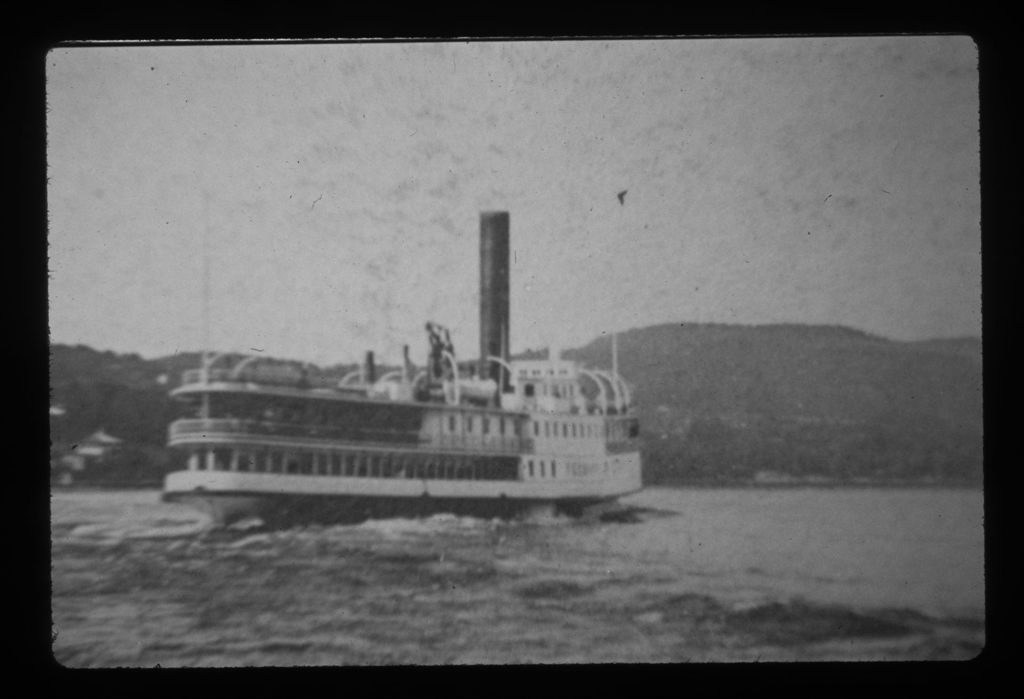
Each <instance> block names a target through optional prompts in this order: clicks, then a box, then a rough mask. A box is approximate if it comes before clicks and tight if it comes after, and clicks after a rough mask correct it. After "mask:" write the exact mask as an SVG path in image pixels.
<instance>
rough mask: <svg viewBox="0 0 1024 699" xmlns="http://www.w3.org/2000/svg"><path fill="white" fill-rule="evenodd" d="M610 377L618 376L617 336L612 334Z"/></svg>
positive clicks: (614, 333)
mask: <svg viewBox="0 0 1024 699" xmlns="http://www.w3.org/2000/svg"><path fill="white" fill-rule="evenodd" d="M612 375H613V376H616V377H618V375H619V334H618V333H616V332H613V333H612Z"/></svg>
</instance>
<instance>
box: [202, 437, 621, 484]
mask: <svg viewBox="0 0 1024 699" xmlns="http://www.w3.org/2000/svg"><path fill="white" fill-rule="evenodd" d="M628 456H629V454H628V453H626V454H614V455H610V454H604V455H569V456H566V455H558V456H554V455H540V454H524V455H519V456H510V455H498V454H466V453H462V452H456V453H446V452H439V451H418V450H386V449H373V450H371V449H317V448H302V447H279V448H269V447H265V446H258V445H236V446H206V447H192V448H191V449H190V450H189V452H188V456H187V458H186V465H187V470H188V471H194V472H203V471H209V472H221V473H240V474H241V473H251V474H277V475H287V476H320V477H324V476H326V477H333V478H346V479H350V478H356V479H366V478H369V479H398V480H440V481H513V482H536V481H541V482H550V481H559V480H581V479H584V480H593V479H598V480H606V479H608V478H616V477H620V476H623V475H630V474H629V473H628V471H630V470H631V469H630V463H631V459H629V458H627V457H628ZM635 475H636V479H637V480H638V481H639V464H638V463H637V465H636V474H635Z"/></svg>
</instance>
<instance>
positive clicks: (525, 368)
mask: <svg viewBox="0 0 1024 699" xmlns="http://www.w3.org/2000/svg"><path fill="white" fill-rule="evenodd" d="M480 261H481V267H480V356H479V359H478V360H476V361H473V362H468V363H467V362H459V361H458V360H457V358H456V357H455V351H454V348H453V347H452V343H451V341H450V339H449V335H448V331H447V330H446V329H445V328H443V327H442V326H439V325H436V324H434V323H428V324H427V333H428V339H429V355H428V360H427V366H426V367H425V368H424V369H422V370H417V369H416V367H415V366H414V365H413V364H412V362H411V361H410V360H409V351H408V347H406V348H404V357H405V360H404V365H403V367H402V368H401V369H397V370H393V371H389V372H387V373H385V374H383V375H381V376H379V377H378V376H376V368H375V365H374V361H373V354H372V353H370V352H368V353H367V357H366V361H365V363H364V364H363V366H362V367H361V368H360V369H359V370H356V371H353V372H351V373H350V374H348V375H346V376H344V377H340V378H339V377H333V378H331V377H328V376H326V375H324V374H322V373H320V372H319V371H318V370H315V369H313V368H310V367H297V366H294V365H281V364H279V363H278V364H275V363H273V362H272V361H270V360H264V359H261V358H260V357H256V356H250V357H246V358H243V359H241V360H237V359H236V360H235V361H234V363H233V365H232V366H224V365H223V364H224V362H223V361H222V360H224V359H229V358H228V357H213V358H212V359H211V358H209V357H206V358H204V362H203V366H202V367H201V368H199V369H194V370H189V371H186V372H185V373H184V376H183V380H182V383H181V385H180V386H178V387H177V388H175V389H174V390H173V391H172V392H171V395H172V396H173V397H174V398H176V399H178V400H181V401H183V402H184V403H186V404H187V405H188V406H190V409H191V410H192V413H193V414H192V416H190V417H186V418H183V419H179V420H176V421H175V422H173V423H172V424H171V425H170V427H169V444H170V446H171V447H174V448H176V449H179V450H182V451H183V452H184V453H185V457H184V461H185V464H186V468H185V469H184V470H181V471H176V472H173V473H170V474H168V476H167V478H166V481H165V484H164V492H163V497H164V499H165V500H167V501H178V502H183V503H187V504H190V505H193V506H195V507H197V508H200V509H202V510H204V511H206V512H208V513H209V514H210V515H211V516H212V518H213V521H214V522H215V523H216V524H221V525H223V524H229V523H231V522H233V521H236V520H239V519H243V518H248V517H258V518H260V519H262V520H263V521H264V522H266V523H268V524H285V523H294V522H354V521H361V520H364V519H367V518H381V517H397V516H423V515H428V514H431V513H437V512H450V513H454V514H458V515H472V516H482V517H494V516H498V517H511V516H515V515H517V514H521V513H529V512H535V511H543V512H549V513H553V512H563V513H568V514H573V515H577V514H580V513H582V512H583V511H584V509H585V508H587V507H590V506H594V505H598V504H600V503H605V502H609V501H613V500H614V499H615V498H617V497H620V496H622V495H625V494H628V493H631V492H634V491H636V490H639V489H640V488H641V465H640V453H639V447H638V436H639V426H638V423H637V418H636V415H635V411H634V406H633V401H632V392H631V390H630V387H629V386H628V385H627V383H626V382H625V381H624V380H623V379H622V377H620V376H619V374H618V372H617V357H616V358H615V360H613V367H614V368H613V369H612V370H611V371H606V370H600V369H596V368H590V369H588V368H585V367H584V366H582V365H581V364H579V363H577V362H573V361H568V360H564V359H561V358H559V357H558V356H557V355H555V356H552V357H550V358H549V359H546V360H539V359H531V360H519V359H516V360H513V359H510V357H509V350H508V347H509V267H508V263H509V216H508V213H507V212H484V213H482V214H481V216H480ZM218 362H220V363H221V366H217V364H218Z"/></svg>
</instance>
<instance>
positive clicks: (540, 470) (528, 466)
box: [526, 459, 558, 478]
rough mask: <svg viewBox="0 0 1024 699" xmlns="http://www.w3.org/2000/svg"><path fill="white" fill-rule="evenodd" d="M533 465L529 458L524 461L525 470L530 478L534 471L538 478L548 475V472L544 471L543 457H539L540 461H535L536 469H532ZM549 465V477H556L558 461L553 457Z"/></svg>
mask: <svg viewBox="0 0 1024 699" xmlns="http://www.w3.org/2000/svg"><path fill="white" fill-rule="evenodd" d="M533 466H534V464H533V459H530V460H528V461H527V462H526V472H527V473H528V474H529V477H530V478H533V477H534V474H535V473H536V474H539V477H540V478H547V477H548V472H547V471H546V466H547V464H545V462H544V460H543V459H541V460H540V461H538V462H537V470H536V471H534V468H533ZM550 466H551V471H550V477H551V478H558V462H557V461H555V460H554V459H552V460H551V464H550Z"/></svg>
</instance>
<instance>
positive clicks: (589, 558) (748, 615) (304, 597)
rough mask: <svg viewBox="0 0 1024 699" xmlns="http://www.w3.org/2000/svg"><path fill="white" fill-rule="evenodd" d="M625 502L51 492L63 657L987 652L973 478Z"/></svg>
mask: <svg viewBox="0 0 1024 699" xmlns="http://www.w3.org/2000/svg"><path fill="white" fill-rule="evenodd" d="M624 503H625V504H628V505H631V506H634V507H637V508H642V509H640V511H639V516H638V521H635V522H629V523H612V522H601V521H578V520H568V519H551V520H545V521H533V522H504V523H503V522H498V521H485V520H478V519H471V518H456V517H452V516H436V517H433V518H431V519H428V520H386V521H378V522H367V523H364V524H361V525H356V526H334V527H310V528H303V529H292V530H282V531H264V530H262V529H260V528H259V527H257V526H249V527H246V526H242V527H239V528H235V529H232V530H220V531H210V530H208V529H206V527H205V525H206V522H205V521H204V520H203V519H202V516H201V515H199V514H196V513H193V512H192V511H190V510H188V509H185V508H183V507H181V506H177V505H171V504H164V503H161V502H160V501H159V494H158V493H156V492H138V491H136V492H131V491H123V492H99V491H92V492H86V491H79V492H55V493H54V496H53V500H52V536H53V618H54V632H55V634H56V637H55V640H54V646H53V649H54V655H55V657H56V658H57V660H58V661H60V662H61V663H63V664H65V665H68V666H72V667H107V666H154V665H157V664H160V665H161V666H163V667H170V666H238V665H292V664H295V665H380V664H449V663H454V664H464V663H488V664H506V663H578V662H582V663H605V662H632V663H636V662H681V661H750V660H762V661H766V660H837V659H838V660H889V659H891V660H905V659H966V658H970V657H973V656H974V655H976V654H977V653H978V652H980V650H981V648H982V647H983V646H984V622H983V620H984V580H983V535H982V494H981V492H980V491H974V490H939V489H901V490H881V489H849V490H843V489H815V488H808V489H792V490H789V489H721V490H709V489H669V488H651V489H647V490H645V491H643V492H641V493H639V494H637V495H635V496H632V497H630V498H627V499H625V500H624ZM252 524H256V523H252Z"/></svg>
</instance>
